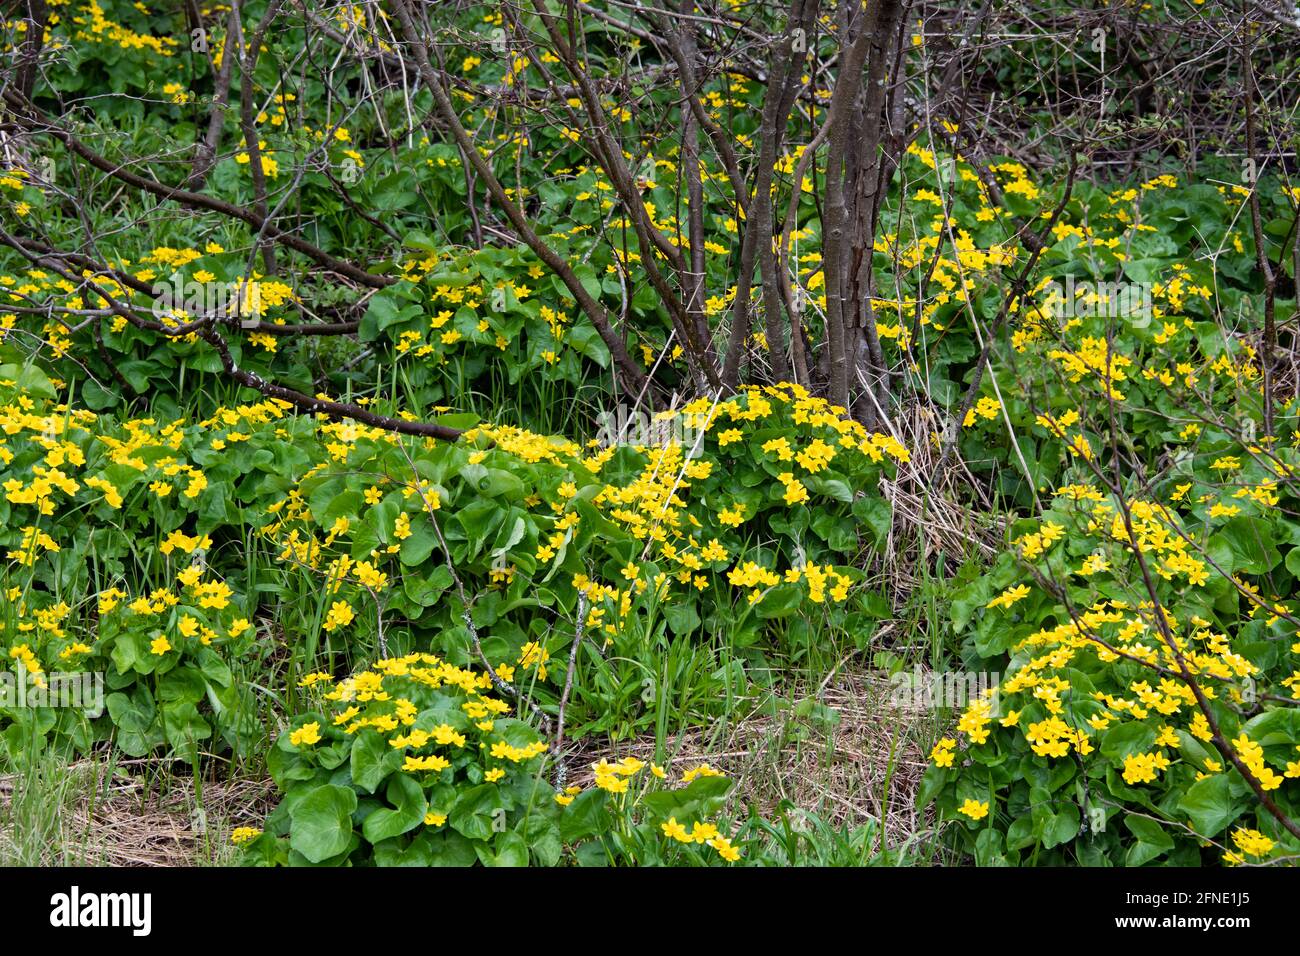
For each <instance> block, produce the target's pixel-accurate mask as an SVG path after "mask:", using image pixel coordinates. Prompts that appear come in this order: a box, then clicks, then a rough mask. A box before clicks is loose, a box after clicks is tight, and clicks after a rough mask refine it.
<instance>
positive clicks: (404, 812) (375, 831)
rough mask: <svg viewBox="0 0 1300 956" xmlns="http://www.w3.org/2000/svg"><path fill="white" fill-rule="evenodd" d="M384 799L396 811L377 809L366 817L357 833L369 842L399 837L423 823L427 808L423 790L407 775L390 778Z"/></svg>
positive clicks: (386, 808)
mask: <svg viewBox="0 0 1300 956" xmlns="http://www.w3.org/2000/svg"><path fill="white" fill-rule="evenodd" d="M384 796H385V797H386V798H387V799H388V802H389V803H391V804H393V806H394V807H395V808H396V809H389V808H388V807H381V808H380V809H378V810H375V811H374V812H373V813H371V814H370V816H368V817H366V822H365V823H363V824H362V825H361V832H362V834H363V835H364V836H365V838H366V839H367V840H369V841H370V842H371V843H378V842H380V841H381V840H387V839H389V838H390V837H395V836H401V835H402V834H403V833H405V832H407V831H408V830H413V829H415V828H416V827H418V826H419V825H420V824H421V823H422V822H423V821H424V814H425V812H426V811H427V810H428V808H429V804H428V802H427V801H426V800H425V799H424V791H423V790H422V789H421V788H420V785H419V784H418V783H416V782H415V779H414V778H413V777H410V776H408V775H407V774H400V775H398V776H395V777H393V778H391V779H390V780H389V781H388V789H387V790H385V791H384Z"/></svg>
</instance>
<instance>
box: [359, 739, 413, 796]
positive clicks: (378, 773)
mask: <svg viewBox="0 0 1300 956" xmlns="http://www.w3.org/2000/svg"><path fill="white" fill-rule="evenodd" d="M351 759H352V763H351V768H352V782H353V783H355V784H356V785H357V786H358V787H360V788H361V789H362V790H364V791H365V792H366V793H374V792H375V788H376V787H378V786H379V784H380V783H382V782H383V779H384V778H385V777H387V776H388V775H389V774H390V773H392V772H394V771H395V770H397V768H398V767H400V766H401V765H402V755H401V752H400V751H398V750H395V749H393V748H392V747H390V746H388V741H386V740H385V739H384V738H383V737H381V736H380V735H379V734H378V733H376V732H375V731H373V730H371V729H370V728H368V727H367V728H366V729H364V730H362V731H361V732H360V733H359V734H357V736H356V737H355V738H354V739H353V741H352V756H351Z"/></svg>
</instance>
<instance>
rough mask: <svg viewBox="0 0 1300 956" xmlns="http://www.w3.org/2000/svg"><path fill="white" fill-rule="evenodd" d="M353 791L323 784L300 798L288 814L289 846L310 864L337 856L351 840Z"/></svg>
mask: <svg viewBox="0 0 1300 956" xmlns="http://www.w3.org/2000/svg"><path fill="white" fill-rule="evenodd" d="M356 808H357V794H356V791H355V790H353V789H351V788H350V787H340V786H336V785H335V784H332V783H327V784H325V785H323V786H320V787H317V788H316V789H315V790H313V791H312V792H311V793H309V794H307V796H305V797H303V798H302V799H301V800H299V801H298V802H297V803H295V804H294V805H293V807H292V808H291V809H290V811H289V846H291V847H293V849H295V850H297V851H298V852H299V853H301V854H302V855H303V856H304V857H306V858H307V860H309V861H310V862H312V863H320V862H322V861H324V860H328V859H329V858H330V857H333V856H338V855H339V854H340V853H342V852H343V851H344V850H346V849H347V848H348V844H349V843H350V842H351V840H352V813H353V811H355V810H356Z"/></svg>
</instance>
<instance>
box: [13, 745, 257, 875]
mask: <svg viewBox="0 0 1300 956" xmlns="http://www.w3.org/2000/svg"><path fill="white" fill-rule="evenodd" d="M52 775H58V782H57V783H56V784H55V785H54V786H55V788H56V789H57V790H58V795H59V799H56V800H53V801H46V802H47V804H48V810H47V812H48V814H50V816H48V817H47V816H39V817H38V816H36V815H34V814H33V813H32V812H31V810H30V808H24V812H16V811H15V806H16V804H19V803H26V802H29V801H25V800H24V796H25V795H24V793H23V788H24V787H27V786H41V787H43V788H49V787H50V780H51V776H52ZM47 792H48V791H47ZM272 792H273V785H272V783H271V782H270V781H269V780H249V779H238V778H237V779H233V780H205V781H203V782H202V786H201V787H199V788H197V789H196V786H195V780H194V778H193V777H192V776H190V775H188V774H181V773H179V772H173V769H172V767H170V766H169V765H168V764H167V763H166V762H165V761H157V760H126V761H120V762H117V763H115V764H110V763H108V762H107V761H106V760H104V759H103V758H100V757H91V758H87V759H83V760H79V761H77V762H76V763H73V764H68V765H63V766H59V767H54V768H51V769H50V770H48V771H46V772H45V773H43V775H42V778H41V779H40V781H39V782H32V778H22V777H14V776H10V777H5V778H0V820H3V824H2V825H0V859H3V860H5V861H6V862H40V863H44V864H46V865H51V864H52V865H66V864H80V865H89V866H204V865H214V864H220V863H223V862H226V861H227V860H228V859H229V857H230V855H231V848H230V844H229V833H230V831H231V829H233V828H234V827H237V826H241V825H250V826H260V825H261V821H262V820H263V819H264V817H265V814H266V813H267V812H268V811H269V809H270V806H271V800H270V798H271V796H272ZM36 796H37V797H42V796H45V793H40V794H37V795H36ZM34 831H41V833H40V834H37V833H36V832H34ZM38 836H45V837H46V838H45V839H39V840H34V839H33V837H38ZM35 842H39V843H41V844H42V845H45V846H48V851H47V852H46V851H37V852H39V854H40V856H41V857H43V859H40V860H31V859H29V857H30V856H31V855H32V852H33V851H32V849H31V847H32V845H33V843H35Z"/></svg>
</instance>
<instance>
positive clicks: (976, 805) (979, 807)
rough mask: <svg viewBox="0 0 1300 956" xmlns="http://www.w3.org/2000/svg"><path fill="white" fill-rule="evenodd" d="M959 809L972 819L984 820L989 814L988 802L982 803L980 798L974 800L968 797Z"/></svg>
mask: <svg viewBox="0 0 1300 956" xmlns="http://www.w3.org/2000/svg"><path fill="white" fill-rule="evenodd" d="M959 809H960V811H961V812H962V813H964V814H966V816H968V817H970V818H971V819H972V820H983V819H984V818H985V817H986V816H988V815H989V805H988V803H980V802H979V801H978V800H972V799H970V798H969V797H967V798H966V802H965V803H963V804H962V805H961V807H960V808H959Z"/></svg>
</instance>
